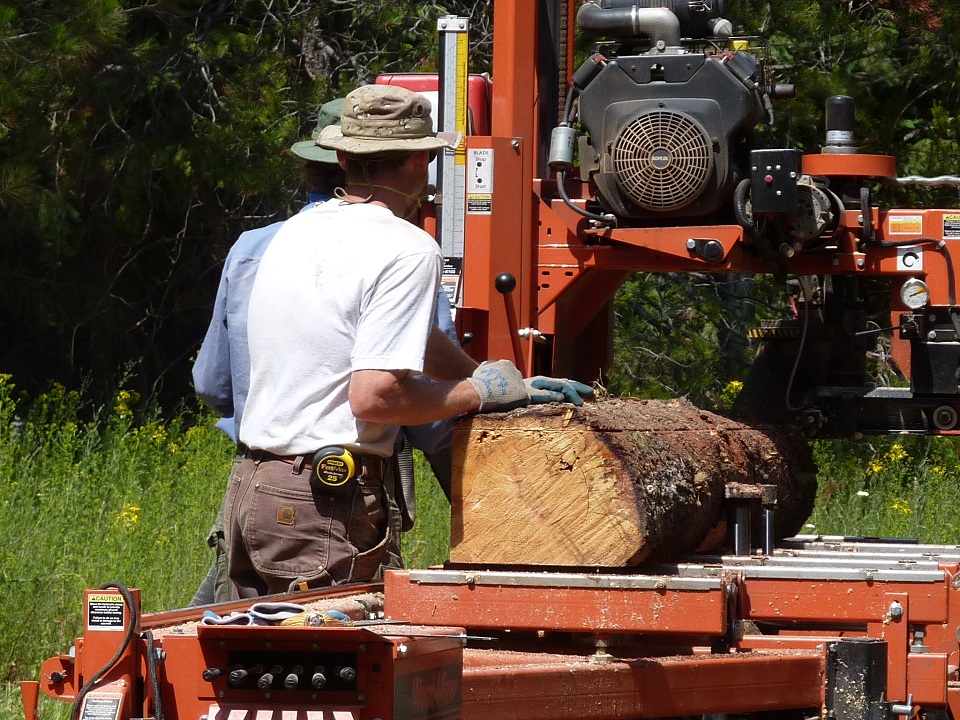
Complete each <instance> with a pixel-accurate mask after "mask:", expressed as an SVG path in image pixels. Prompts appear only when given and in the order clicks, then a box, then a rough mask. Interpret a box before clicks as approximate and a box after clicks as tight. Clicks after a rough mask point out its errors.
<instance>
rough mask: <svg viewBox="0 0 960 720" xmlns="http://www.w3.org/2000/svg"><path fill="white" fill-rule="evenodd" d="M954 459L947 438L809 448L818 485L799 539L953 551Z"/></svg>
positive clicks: (956, 535) (958, 506)
mask: <svg viewBox="0 0 960 720" xmlns="http://www.w3.org/2000/svg"><path fill="white" fill-rule="evenodd" d="M958 453H960V442H958V439H956V438H948V437H913V436H900V437H878V438H869V439H865V440H861V441H859V442H853V441H832V442H826V441H820V442H817V443H814V456H815V458H816V461H817V467H818V468H819V476H818V479H819V482H818V492H817V503H816V506H815V507H814V511H813V513H812V515H811V517H810V520H809V521H808V527H807V529H806V531H807V532H809V533H819V534H823V535H844V534H846V535H851V534H855V535H866V536H883V537H902V538H916V539H919V540H920V541H922V542H929V543H945V544H950V545H953V544H957V543H960V493H958V490H960V454H958Z"/></svg>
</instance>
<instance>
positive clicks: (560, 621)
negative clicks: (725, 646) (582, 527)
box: [384, 571, 727, 636]
mask: <svg viewBox="0 0 960 720" xmlns="http://www.w3.org/2000/svg"><path fill="white" fill-rule="evenodd" d="M468 575H469V574H468ZM410 576H411V572H410V571H389V572H387V574H386V578H385V581H384V583H385V585H384V597H385V602H384V610H385V611H386V613H387V615H388V616H389V617H391V618H395V619H411V620H412V619H413V618H418V619H421V620H422V619H424V618H429V619H430V622H431V623H437V624H440V625H462V626H465V627H471V628H490V629H497V628H511V629H515V630H534V631H536V630H555V631H570V632H600V633H604V632H620V633H625V632H626V633H630V632H643V633H664V632H676V630H677V628H682V630H683V633H684V634H688V635H689V634H693V635H697V634H704V635H714V636H717V635H722V634H723V633H724V632H725V631H726V628H727V603H726V583H725V582H723V581H721V580H719V579H716V580H715V581H714V582H713V585H712V587H711V588H709V589H683V590H678V589H670V588H669V587H668V583H667V581H666V580H664V581H663V587H662V588H657V587H653V586H651V587H649V588H638V587H633V588H630V587H616V586H611V585H610V584H609V582H610V581H609V578H607V577H606V576H594V578H595V580H594V583H595V584H594V586H593V587H590V586H586V585H579V586H573V585H567V586H563V585H562V584H561V583H562V579H561V578H558V579H557V582H556V583H555V584H553V585H551V586H549V587H542V586H537V585H535V584H532V582H533V580H531V581H528V584H527V585H506V584H499V585H498V584H471V583H470V582H469V577H467V581H466V582H440V583H432V582H429V583H423V582H417V581H412V580H411V579H410ZM538 576H539V577H541V578H542V577H545V576H546V575H545V574H543V573H531V574H530V576H529V577H530V578H536V577H538ZM554 577H556V576H554Z"/></svg>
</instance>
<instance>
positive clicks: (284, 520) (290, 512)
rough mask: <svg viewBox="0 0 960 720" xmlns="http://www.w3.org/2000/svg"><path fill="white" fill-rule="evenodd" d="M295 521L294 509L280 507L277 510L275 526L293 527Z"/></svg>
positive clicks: (295, 512)
mask: <svg viewBox="0 0 960 720" xmlns="http://www.w3.org/2000/svg"><path fill="white" fill-rule="evenodd" d="M296 519H297V511H296V509H295V508H292V507H282V506H281V507H278V508H277V524H279V525H293V523H294V521H295V520H296Z"/></svg>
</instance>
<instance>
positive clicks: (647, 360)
mask: <svg viewBox="0 0 960 720" xmlns="http://www.w3.org/2000/svg"><path fill="white" fill-rule="evenodd" d="M781 296H782V292H781V291H780V290H779V289H778V288H777V287H776V285H775V284H774V283H773V281H772V279H770V278H768V277H756V278H753V277H747V276H739V275H725V276H724V275H703V274H694V273H686V274H682V273H669V274H656V273H636V274H634V275H633V276H631V278H630V279H629V280H627V282H625V283H624V284H623V285H622V286H621V287H620V289H619V290H618V291H617V296H616V306H615V307H616V309H615V313H616V329H615V338H614V360H613V363H612V366H611V368H610V371H609V372H608V374H607V378H606V380H607V383H608V385H609V387H608V389H609V390H610V391H611V393H612V394H614V395H633V396H639V397H648V398H671V397H680V396H684V397H687V398H689V399H690V400H691V401H692V402H694V403H695V404H697V405H700V406H701V407H714V406H716V405H717V404H718V403H719V402H721V394H722V392H723V390H724V388H725V386H726V385H727V383H728V382H729V381H731V380H742V379H743V377H744V375H745V374H746V372H747V370H748V369H749V367H750V363H751V361H752V358H753V355H754V353H755V348H754V347H752V346H751V345H750V343H749V342H748V340H747V332H748V330H749V329H750V328H751V327H753V326H754V325H755V324H757V322H758V319H759V318H761V317H771V316H777V317H778V316H779V315H780V314H781V313H782V310H783V308H782V305H783V302H782V299H781Z"/></svg>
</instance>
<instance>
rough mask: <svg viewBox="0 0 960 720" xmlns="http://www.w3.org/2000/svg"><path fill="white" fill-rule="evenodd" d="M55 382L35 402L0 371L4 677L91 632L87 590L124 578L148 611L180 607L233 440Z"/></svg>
mask: <svg viewBox="0 0 960 720" xmlns="http://www.w3.org/2000/svg"><path fill="white" fill-rule="evenodd" d="M136 401H137V396H136V394H134V393H132V392H130V391H127V390H121V391H120V392H118V393H117V394H116V396H115V399H114V402H113V403H112V404H111V405H110V406H99V407H94V406H92V405H91V404H90V403H89V401H87V400H84V399H83V398H82V397H81V395H80V393H78V392H76V391H67V390H66V389H64V388H63V387H62V386H60V385H57V384H53V385H51V386H50V388H49V389H48V390H47V392H45V393H43V394H42V395H40V396H39V397H37V398H36V399H35V400H34V401H32V402H28V401H27V400H26V399H23V398H17V395H16V392H15V389H14V387H13V384H12V382H11V380H10V376H9V375H3V376H0V519H2V522H0V603H2V605H3V606H4V607H7V608H14V607H16V608H21V610H25V609H26V605H25V602H24V601H25V600H28V601H29V602H28V603H27V604H28V605H29V608H30V617H31V618H32V620H34V621H31V622H25V621H24V620H25V617H24V615H23V614H22V613H20V612H18V613H4V615H3V616H2V617H0V657H3V658H4V662H5V663H6V665H5V667H4V669H3V672H4V677H5V678H6V679H15V678H18V677H26V676H32V675H35V666H34V664H35V663H37V662H38V661H39V660H40V659H42V658H43V657H44V656H49V655H51V654H54V653H56V652H60V651H63V650H64V649H66V648H67V647H69V646H70V645H71V644H72V642H73V639H74V637H77V636H79V635H80V634H81V632H82V627H81V625H80V623H81V619H82V618H81V617H80V613H79V609H80V608H79V602H80V599H81V598H82V594H83V590H84V589H85V588H94V587H98V586H100V585H102V584H103V583H105V582H110V581H119V582H122V583H124V584H126V585H128V586H130V587H138V588H141V590H142V591H143V596H142V597H143V606H144V610H145V611H148V612H149V611H154V610H161V609H167V608H171V607H181V606H184V605H186V604H187V603H188V602H189V600H190V598H191V597H192V594H193V591H194V590H195V588H196V587H197V586H198V585H199V583H200V580H201V579H202V578H203V576H204V574H205V573H206V569H207V567H208V564H209V562H210V555H209V553H210V551H209V549H208V548H207V546H206V543H205V542H204V538H205V536H206V533H207V531H208V529H209V526H210V524H211V523H212V520H213V518H214V516H215V515H216V511H217V508H218V506H219V503H220V501H221V500H222V497H223V488H224V478H226V476H227V471H228V469H229V467H230V464H231V461H232V458H233V446H232V444H231V443H230V442H229V441H228V440H227V439H226V437H225V436H223V434H222V433H220V432H219V431H217V430H216V429H215V428H214V427H213V418H211V417H209V416H206V415H203V416H200V417H197V418H192V417H191V416H189V415H186V416H183V417H180V418H177V419H175V420H173V421H171V422H163V421H162V420H161V419H160V418H159V416H157V415H155V414H149V415H148V416H147V417H146V418H144V419H142V420H139V421H135V415H134V410H133V406H134V405H135V404H136Z"/></svg>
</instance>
